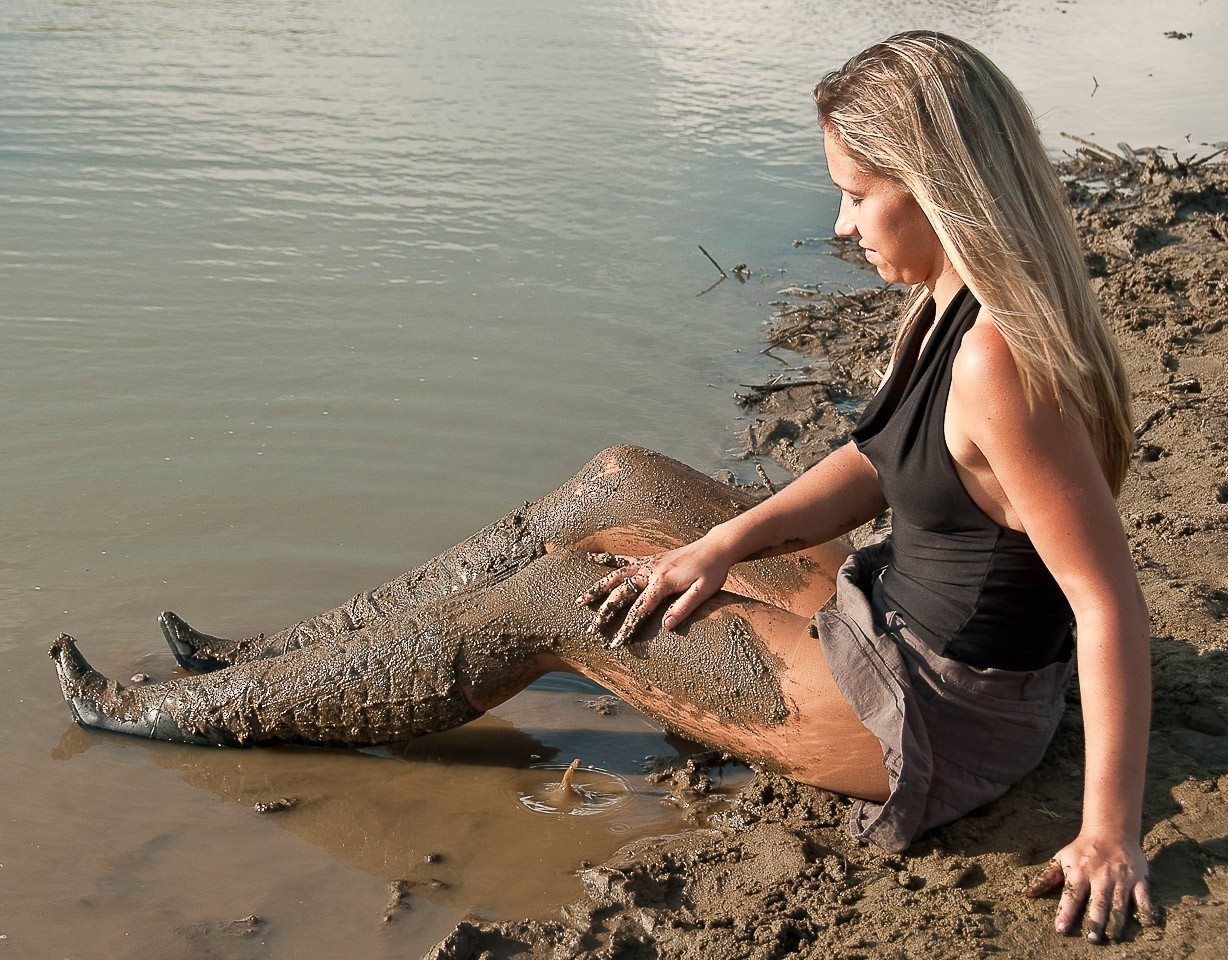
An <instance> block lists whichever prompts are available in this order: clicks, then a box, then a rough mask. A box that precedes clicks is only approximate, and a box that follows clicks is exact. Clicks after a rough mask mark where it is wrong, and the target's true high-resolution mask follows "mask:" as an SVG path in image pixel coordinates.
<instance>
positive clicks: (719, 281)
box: [695, 248, 729, 297]
mask: <svg viewBox="0 0 1228 960" xmlns="http://www.w3.org/2000/svg"><path fill="white" fill-rule="evenodd" d="M701 249H702V248H701ZM728 279H729V278H728V277H717V278H716V283H714V284H712V286H710V287H705V288H704V289H703V290H700V291H699V293H697V294H695V296H697V297H702V296H703V295H704V294H705V293H707V292H708V291H709V290H714V289H716V288H717V287H719V286H720V285H721V284H722V283H724V282H725V281H726V280H728Z"/></svg>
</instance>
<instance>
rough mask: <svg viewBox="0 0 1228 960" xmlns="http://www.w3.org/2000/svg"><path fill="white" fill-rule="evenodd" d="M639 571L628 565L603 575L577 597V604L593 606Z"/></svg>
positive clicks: (578, 605) (579, 605)
mask: <svg viewBox="0 0 1228 960" xmlns="http://www.w3.org/2000/svg"><path fill="white" fill-rule="evenodd" d="M638 572H639V571H638V570H636V569H634V568H632V567H630V566H627V565H625V566H622V567H619V569H617V570H615V571H614V572H613V573H610V574H607V575H606V576H604V577H602V578H601V579H600V580H598V581H597V582H596V583H594V584H593V585H592V586H591V587H589V588H588V589H587V590H585V591H584V593H582V594H580V596H579V597H577V598H576V606H577V607H587V606H591V605H592V604H594V603H596V602H597V601H598V600H599V599H600V598H601V597H606V596H609V595H610V594H612V593H613V592H614V590H615V588H617V587H619V586H621V585H622V584H624V583H625V582H626V581H628V580H630V579H631V578H632V577H633V576H635V575H636V574H637V573H638Z"/></svg>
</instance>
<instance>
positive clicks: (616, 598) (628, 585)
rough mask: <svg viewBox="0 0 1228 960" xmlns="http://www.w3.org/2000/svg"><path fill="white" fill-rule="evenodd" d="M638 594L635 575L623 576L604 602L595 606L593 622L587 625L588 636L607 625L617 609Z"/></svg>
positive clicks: (620, 608)
mask: <svg viewBox="0 0 1228 960" xmlns="http://www.w3.org/2000/svg"><path fill="white" fill-rule="evenodd" d="M638 594H639V584H637V583H636V582H635V577H634V576H627V577H624V578H623V581H622V583H620V584H619V585H618V586H617V587H615V588H614V589H613V590H611V591H610V595H609V596H608V597H606V598H605V602H603V603H602V604H601V606H600V607H598V608H597V615H596V616H595V617H594V618H593V622H592V623H590V624H589V625H588V634H589V636H596V635H597V634H599V633H600V632H601V631H602V629H604V628H605V627H607V626H609V624H610V622H611V621H612V620H613V619H614V618H615V617H616V616H617V615H618V613H619V611H620V610H624V609H625V608H626V607H627V606H628V604H630V603H631V602H632V601H633V600H634V599H635V598H636V596H637V595H638Z"/></svg>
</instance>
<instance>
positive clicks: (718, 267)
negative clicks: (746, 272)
mask: <svg viewBox="0 0 1228 960" xmlns="http://www.w3.org/2000/svg"><path fill="white" fill-rule="evenodd" d="M697 246H698V247H699V252H700V253H702V254H703V255H704V256H705V257H707V258H708V262H709V263H711V264H712V266H714V267H716V269H717V270H720V271H721V279H722V280H728V279H729V274H727V273H726V272H725V271H724V269H723V268H722V267H721V265H720V264H719V263H717V262H716V261H715V260H713V259H712V254H710V253H709V252H708V251H707V250H705V249H704V245H703V244H702V243H700V244H697Z"/></svg>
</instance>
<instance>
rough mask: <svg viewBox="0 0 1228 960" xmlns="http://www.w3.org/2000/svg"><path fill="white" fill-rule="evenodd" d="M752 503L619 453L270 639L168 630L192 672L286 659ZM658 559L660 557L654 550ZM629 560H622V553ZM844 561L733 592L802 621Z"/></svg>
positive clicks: (779, 565)
mask: <svg viewBox="0 0 1228 960" xmlns="http://www.w3.org/2000/svg"><path fill="white" fill-rule="evenodd" d="M755 502H756V500H755V498H754V497H752V496H750V495H749V494H746V493H744V492H742V491H739V490H734V489H732V488H730V487H727V486H726V485H724V484H722V483H719V482H718V481H716V480H713V479H712V478H711V477H707V476H705V475H704V474H702V473H700V472H699V471H697V470H693V469H692V468H690V467H688V466H686V465H685V464H682V463H679V462H678V461H676V460H672V459H670V458H669V457H666V456H663V455H662V454H659V453H654V452H653V451H651V450H646V449H644V448H642V447H635V446H629V445H627V446H619V447H611V448H609V449H608V450H604V451H602V452H601V453H600V454H598V455H597V456H596V457H594V458H593V459H592V460H591V461H589V463H588V464H586V465H585V467H584V468H583V469H582V470H581V471H580V472H579V473H577V474H576V475H575V476H574V477H572V479H571V480H569V481H568V482H567V483H565V484H563V485H562V486H561V487H559V488H558V489H557V490H555V491H554V492H552V493H550V494H548V495H547V496H545V497H543V498H542V499H540V500H538V501H536V502H535V503H526V504H525V505H524V506H523V507H522V508H521V509H519V510H516V511H514V512H512V513H510V514H508V515H507V516H505V517H503V518H502V519H500V520H498V521H496V522H495V523H492V524H491V525H490V526H488V527H485V528H484V529H482V530H480V531H478V532H477V533H476V534H474V535H473V536H472V537H470V538H469V539H468V540H465V541H463V542H462V543H459V544H457V545H456V546H454V547H452V548H451V549H449V550H447V551H445V552H444V553H442V554H440V555H439V556H437V557H435V558H434V559H432V560H429V561H427V562H426V563H424V564H422V565H421V566H419V567H417V568H415V569H413V570H411V571H409V572H408V573H406V574H404V575H402V576H400V577H398V578H397V579H395V580H393V581H391V582H390V583H387V584H385V585H384V586H382V587H379V588H377V589H375V590H372V591H370V592H367V593H361V594H358V595H357V596H356V597H354V598H352V599H351V600H349V601H348V602H347V603H345V604H343V605H342V606H340V607H337V608H335V609H333V610H329V611H326V612H324V613H321V614H318V615H317V616H315V617H312V618H311V619H310V620H304V621H301V622H300V623H297V624H295V625H294V626H292V627H290V628H288V629H286V630H282V631H280V632H279V633H276V634H273V635H272V636H269V637H265V636H263V635H261V636H258V637H254V638H251V639H247V640H228V639H222V638H217V637H210V636H207V635H205V634H201V633H199V632H197V631H195V630H193V629H192V628H191V627H189V626H188V625H187V624H186V623H184V622H183V621H182V620H181V619H179V618H178V617H176V616H175V615H174V614H172V613H169V612H168V613H165V614H163V615H162V628H163V631H164V633H165V634H166V637H167V640H168V641H169V642H170V644H171V648H172V650H174V651H175V655H176V657H177V658H178V659H179V662H180V663H181V664H182V665H183V666H184V667H186V668H188V669H190V670H208V669H217V668H219V667H223V666H227V665H230V664H235V663H244V662H247V661H250V660H256V659H262V658H265V657H269V656H280V655H282V654H285V653H287V652H289V651H292V650H297V649H300V648H302V647H306V646H310V645H311V644H313V643H317V642H319V641H321V640H328V639H332V638H335V637H338V636H344V635H345V634H347V633H350V632H351V631H354V630H358V629H362V628H365V627H369V626H372V625H374V624H377V623H379V622H381V621H382V620H384V619H387V618H394V617H396V616H398V615H400V614H403V613H406V612H408V611H410V610H412V609H414V608H415V607H417V606H419V605H421V604H423V603H428V602H431V601H433V600H437V599H439V598H441V597H446V596H449V595H452V594H454V593H456V592H457V591H459V590H462V589H465V588H466V587H469V586H472V585H475V584H483V583H485V584H489V583H497V582H499V581H500V580H503V579H506V578H507V577H509V576H511V575H512V574H514V573H516V572H517V571H518V570H521V569H523V568H524V567H525V566H527V565H528V564H530V563H532V562H533V561H534V560H536V559H537V558H538V557H541V556H543V555H544V554H545V553H546V552H547V551H548V550H549V549H552V548H553V547H554V546H555V545H565V544H570V545H581V546H584V545H590V546H591V549H600V547H599V546H596V544H599V543H600V542H601V541H602V537H603V535H604V531H607V530H609V529H611V528H620V529H622V530H623V531H625V532H627V533H628V534H633V533H634V532H636V531H638V532H639V533H640V534H641V535H640V536H639V537H638V540H637V539H636V538H635V537H633V536H629V537H628V538H627V539H626V544H624V545H626V546H627V551H630V549H631V546H633V545H634V543H636V542H638V543H639V544H640V547H639V549H640V550H641V551H642V552H648V550H650V549H654V548H652V547H651V544H652V542H654V541H659V540H661V539H662V538H664V539H665V540H667V541H668V542H670V543H671V544H679V543H686V542H689V541H691V540H694V539H696V538H698V537H701V536H703V534H705V533H707V532H708V530H710V529H711V528H712V527H714V526H716V524H718V523H721V522H722V521H725V520H728V519H729V518H731V517H733V516H735V515H737V514H738V513H740V512H742V511H743V510H746V509H747V508H749V507H751V506H753V505H754V504H755ZM655 549H660V547H657V548H655ZM625 552H626V551H625ZM847 554H848V549H847V548H846V547H845V546H844V545H843V544H826V545H823V546H821V547H816V548H813V549H811V550H807V551H803V552H800V553H797V554H793V555H791V556H789V557H781V558H775V559H772V560H762V561H752V562H750V563H746V564H739V565H738V567H737V568H735V572H734V575H733V576H732V577H731V579H730V582H729V584H728V588H729V589H731V590H733V591H735V592H737V593H739V594H742V595H744V596H747V597H753V598H755V599H759V600H763V601H765V602H768V603H772V604H774V605H776V606H782V607H784V608H786V609H793V610H797V611H799V612H800V611H804V610H814V609H817V608H818V606H819V605H821V603H822V602H823V600H824V599H826V597H827V596H828V595H830V593H831V584H832V578H833V577H834V575H835V571H836V569H837V568H838V567H839V565H840V563H841V562H842V561H843V560H844V558H845V556H847Z"/></svg>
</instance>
